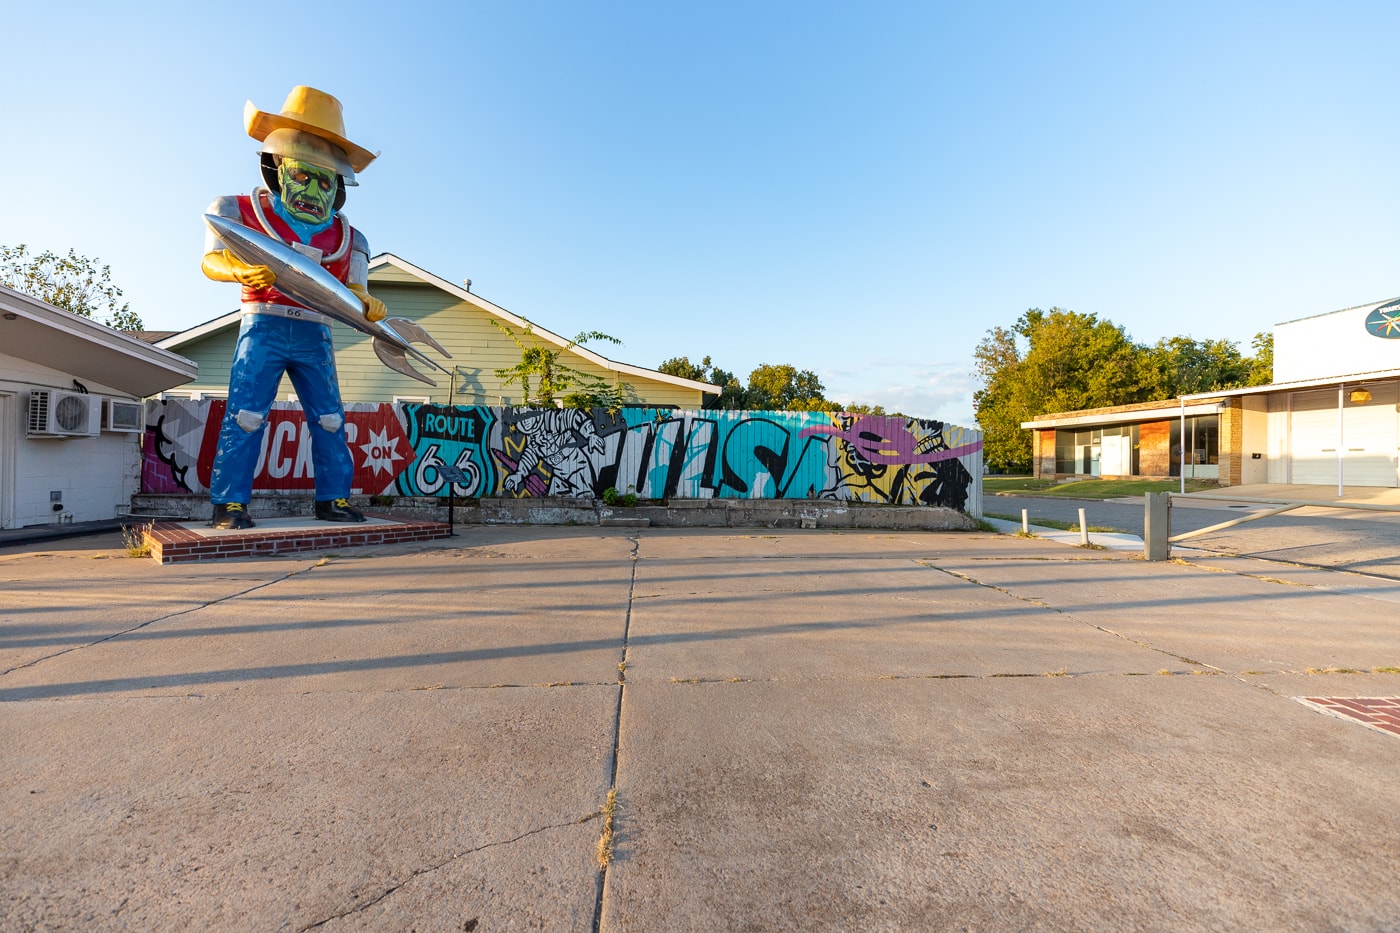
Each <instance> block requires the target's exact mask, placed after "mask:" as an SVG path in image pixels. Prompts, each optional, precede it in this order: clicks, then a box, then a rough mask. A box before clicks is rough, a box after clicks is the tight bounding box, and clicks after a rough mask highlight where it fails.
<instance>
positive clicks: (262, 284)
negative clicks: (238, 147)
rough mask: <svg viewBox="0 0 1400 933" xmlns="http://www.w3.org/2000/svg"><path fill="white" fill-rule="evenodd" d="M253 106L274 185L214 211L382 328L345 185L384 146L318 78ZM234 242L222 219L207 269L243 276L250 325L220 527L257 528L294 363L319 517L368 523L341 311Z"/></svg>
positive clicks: (224, 443)
mask: <svg viewBox="0 0 1400 933" xmlns="http://www.w3.org/2000/svg"><path fill="white" fill-rule="evenodd" d="M243 116H244V120H245V122H246V124H247V129H248V135H249V136H251V137H252V138H253V139H256V140H258V141H259V142H261V143H262V152H261V161H262V177H263V180H264V181H265V182H266V184H267V187H266V188H261V187H259V188H255V189H254V190H253V193H252V194H251V195H237V196H229V197H221V198H218V199H217V200H215V201H214V203H213V204H212V205H211V206H210V208H209V211H208V213H209V214H213V215H217V216H218V217H220V218H225V219H227V220H228V221H231V222H233V223H235V224H239V225H241V226H243V227H247V228H251V229H252V230H253V231H257V232H259V233H261V234H265V235H266V236H267V237H270V238H271V239H272V240H275V241H277V243H280V244H284V245H286V246H290V247H291V248H292V249H294V250H296V252H297V253H300V254H301V255H302V256H305V257H307V258H309V259H310V260H311V261H312V262H314V263H315V264H317V265H319V266H320V267H321V268H322V269H324V270H326V271H327V272H329V273H330V274H331V275H333V276H334V277H335V279H336V280H337V281H338V282H339V283H343V284H344V285H345V286H347V287H348V288H349V289H350V291H351V292H353V293H354V294H355V296H357V297H358V298H359V303H360V307H359V308H358V309H357V310H358V311H359V312H360V314H362V315H363V318H364V320H363V322H358V323H362V324H366V325H373V326H377V325H376V324H375V322H379V321H381V320H382V319H383V318H384V315H385V307H384V302H382V301H380V300H379V299H377V298H375V297H373V296H372V295H370V293H369V291H368V289H367V287H366V286H367V284H368V281H369V245H368V244H367V243H366V241H365V238H364V236H363V235H362V234H361V233H360V232H359V231H358V230H356V229H354V228H353V227H351V226H350V223H349V222H348V221H347V220H346V219H345V215H344V214H342V213H340V208H341V207H342V206H343V205H344V204H345V189H346V187H347V186H349V185H354V184H356V183H357V182H356V181H355V175H356V173H357V172H362V171H364V169H365V167H366V166H368V165H369V164H370V163H371V162H373V161H374V159H375V157H376V156H377V155H378V153H373V152H370V151H369V150H368V149H364V148H362V147H360V146H357V145H355V144H354V143H352V142H350V140H349V139H347V138H346V136H345V120H344V117H343V116H342V114H341V108H340V101H338V100H336V99H335V98H334V97H332V96H331V95H329V94H327V93H325V92H324V91H318V90H316V89H315V88H311V87H297V88H293V89H292V93H291V94H290V95H288V97H287V102H286V104H284V105H283V107H282V112H281V113H275V114H274V113H265V112H263V111H261V110H258V109H257V108H256V107H255V106H253V103H252V101H249V102H248V105H247V107H246V108H245V109H244V112H243ZM240 239H243V238H242V237H240ZM259 239H260V238H259ZM230 246H236V244H233V243H225V242H224V239H223V238H221V237H220V236H219V235H218V233H217V232H216V231H215V230H214V229H213V228H212V227H211V230H210V233H209V235H208V238H207V239H206V241H205V248H204V266H203V267H204V274H205V275H206V276H208V277H209V278H211V279H214V280H215V281H219V282H237V283H238V284H239V285H241V286H243V299H242V300H243V324H242V327H241V328H240V329H239V332H238V344H237V349H236V350H235V351H234V356H233V371H232V373H231V374H230V375H229V387H228V408H227V410H226V412H225V414H224V420H223V423H222V425H220V430H219V446H218V450H217V452H216V454H215V457H214V472H213V477H212V479H211V480H210V483H209V497H210V499H211V501H212V502H213V504H214V520H213V522H212V525H213V527H215V528H251V527H252V526H253V520H252V518H251V517H250V516H249V515H248V505H249V500H250V499H251V498H252V492H253V471H254V469H255V468H256V466H257V461H258V453H259V450H260V449H261V447H262V439H263V433H264V432H265V431H266V429H267V414H268V411H269V410H270V409H271V407H272V402H273V400H274V399H275V397H276V394H277V386H278V384H279V383H280V382H281V380H282V374H283V373H284V372H285V373H286V374H287V377H288V378H289V379H290V380H291V382H292V387H293V388H294V389H295V390H296V394H297V399H298V400H299V401H300V402H301V405H302V408H303V410H304V411H305V412H306V420H307V424H308V426H309V428H310V432H311V456H312V466H313V469H314V471H315V474H316V477H315V479H316V517H317V518H318V519H321V520H322V521H328V522H362V521H364V520H365V517H364V515H362V514H361V513H360V512H359V511H358V510H357V509H355V508H354V507H352V506H351V505H350V503H349V501H348V499H349V496H350V489H351V483H352V481H353V476H354V469H355V468H354V460H353V458H352V456H351V454H350V449H349V447H348V445H347V443H346V437H345V408H344V406H343V405H342V404H341V401H340V386H339V384H338V382H337V380H336V372H335V348H334V346H333V345H332V342H331V331H330V326H329V324H330V320H331V318H330V317H329V316H327V315H326V314H323V313H321V312H318V311H316V310H314V309H312V308H310V307H308V306H307V305H306V304H304V303H302V302H301V301H299V300H297V299H296V298H294V297H292V296H291V295H289V294H287V293H286V292H284V291H280V290H279V289H278V272H277V271H276V270H275V269H274V267H273V265H270V264H259V263H254V262H247V261H244V259H240V258H238V256H236V255H235V254H234V252H233V250H231V249H230V248H229V247H230ZM246 255H247V253H246V251H245V256H246ZM278 268H283V269H285V268H286V266H285V265H279V266H278ZM315 271H317V272H319V270H315ZM283 274H284V275H285V274H287V273H286V272H283ZM334 284H335V283H331V285H332V286H334ZM362 329H366V328H362ZM367 332H373V331H369V330H367ZM420 378H421V377H420ZM424 381H426V380H424Z"/></svg>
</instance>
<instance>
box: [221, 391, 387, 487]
mask: <svg viewBox="0 0 1400 933" xmlns="http://www.w3.org/2000/svg"><path fill="white" fill-rule="evenodd" d="M225 407H226V402H225V401H224V400H223V399H216V400H215V401H214V402H212V403H211V404H210V406H209V415H208V418H207V419H206V420H205V422H204V437H203V440H202V441H201V442H200V445H199V457H198V460H197V465H196V475H197V476H198V477H199V483H200V485H201V486H203V487H204V488H205V489H208V488H209V480H210V477H211V475H212V474H213V472H214V451H215V450H216V449H217V447H218V444H219V426H220V425H221V424H222V423H223V420H224V409H225ZM310 432H311V428H310V426H309V425H308V424H307V422H306V415H305V413H304V412H303V411H302V410H301V407H300V406H295V407H286V408H284V407H281V406H274V407H273V409H272V411H270V412H268V414H267V429H266V430H265V431H264V432H263V444H262V451H261V452H260V453H259V455H258V466H257V469H256V471H255V472H254V474H253V489H254V491H257V492H302V491H310V490H314V489H315V488H316V474H315V471H314V469H313V466H312V462H311V434H310ZM345 436H346V441H347V443H348V444H349V445H350V453H351V455H352V456H353V457H354V461H355V479H354V489H355V491H356V492H359V493H367V494H375V493H379V492H383V491H384V490H385V489H387V488H388V487H390V486H391V485H392V484H393V482H394V480H395V479H396V478H397V477H398V475H399V473H400V472H402V471H403V470H404V468H406V467H407V466H408V465H409V464H411V463H412V462H413V459H414V454H413V451H412V450H411V449H410V448H409V444H408V435H407V434H405V433H404V430H403V425H402V424H400V423H399V419H398V417H397V416H396V415H395V414H394V406H393V405H376V406H372V407H370V406H359V405H356V406H347V408H346V411H345Z"/></svg>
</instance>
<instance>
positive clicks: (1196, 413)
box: [1021, 299, 1400, 489]
mask: <svg viewBox="0 0 1400 933" xmlns="http://www.w3.org/2000/svg"><path fill="white" fill-rule="evenodd" d="M1274 379H1275V380H1276V381H1275V382H1274V383H1272V384H1270V385H1264V386H1250V387H1248V388H1243V389H1229V390H1224V391H1218V392H1208V393H1201V394H1198V395H1187V396H1182V397H1180V398H1177V399H1164V400H1162V401H1160V402H1149V403H1147V404H1142V405H1121V406H1117V407H1114V408H1097V409H1086V410H1083V411H1073V412H1058V413H1054V414H1045V415H1041V416H1040V417H1038V418H1036V419H1035V420H1033V421H1027V422H1025V423H1024V424H1022V425H1021V426H1022V427H1023V428H1028V429H1030V430H1032V431H1033V432H1035V436H1034V444H1033V448H1032V450H1033V461H1034V470H1035V475H1036V476H1037V477H1071V476H1081V477H1089V476H1092V477H1128V476H1134V477H1137V476H1141V477H1154V478H1155V477H1168V476H1171V477H1178V476H1182V475H1183V473H1184V474H1185V476H1186V477H1188V478H1192V477H1194V478H1198V479H1215V480H1218V481H1219V483H1220V485H1222V486H1238V485H1247V484H1255V483H1279V484H1290V485H1326V486H1336V487H1337V488H1338V489H1341V488H1343V487H1345V486H1377V487H1397V486H1400V299H1393V300H1390V301H1381V302H1372V303H1370V304H1365V305H1358V306H1356V307H1354V308H1345V309H1343V310H1341V311H1332V312H1329V313H1327V314H1319V315H1314V316H1311V317H1306V318H1301V319H1298V320H1295V321H1288V322H1285V323H1282V324H1279V325H1277V326H1276V327H1275V328H1274Z"/></svg>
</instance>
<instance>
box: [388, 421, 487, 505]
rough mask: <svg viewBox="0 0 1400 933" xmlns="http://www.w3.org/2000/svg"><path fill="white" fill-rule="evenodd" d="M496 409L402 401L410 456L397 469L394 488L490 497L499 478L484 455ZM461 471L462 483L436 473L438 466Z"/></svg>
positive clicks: (415, 492)
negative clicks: (410, 462) (401, 468)
mask: <svg viewBox="0 0 1400 933" xmlns="http://www.w3.org/2000/svg"><path fill="white" fill-rule="evenodd" d="M498 413H499V409H495V408H487V407H483V406H470V407H468V406H462V405H457V406H451V407H449V406H447V405H424V404H422V403H417V402H415V403H410V404H406V405H404V406H403V408H402V418H403V420H404V422H405V424H404V427H405V429H406V430H407V432H408V442H409V446H410V447H411V448H412V449H413V451H414V453H415V455H416V456H415V457H414V459H413V465H412V467H411V468H409V469H407V470H405V471H404V472H402V473H400V474H399V476H398V478H397V480H396V481H395V486H396V487H397V489H398V492H399V493H400V494H401V495H405V496H448V495H457V496H489V495H494V494H495V489H496V486H497V484H498V482H499V478H498V476H497V472H496V469H495V466H494V464H493V462H492V459H491V457H490V456H488V451H489V446H488V440H489V438H490V436H491V430H492V428H493V426H494V425H495V423H496V418H497V414H498ZM444 463H446V464H451V465H452V466H455V467H457V468H458V469H460V470H461V471H462V474H463V475H464V476H465V477H466V478H467V481H466V482H465V483H455V484H452V485H453V486H455V488H449V484H448V483H447V481H446V480H445V479H444V478H443V477H442V475H441V473H439V471H438V469H437V468H438V466H439V465H441V464H444Z"/></svg>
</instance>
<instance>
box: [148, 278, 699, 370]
mask: <svg viewBox="0 0 1400 933" xmlns="http://www.w3.org/2000/svg"><path fill="white" fill-rule="evenodd" d="M395 269H396V270H398V271H400V272H403V273H406V274H408V275H410V276H412V277H413V278H415V279H418V280H419V281H421V282H423V283H425V284H427V285H432V286H434V287H435V288H439V289H441V290H442V291H445V292H447V293H448V294H450V295H452V296H453V297H454V298H457V299H458V300H459V301H462V302H465V303H466V304H469V305H472V306H473V307H475V308H478V309H480V310H481V311H484V312H486V314H488V315H490V316H491V317H493V318H495V319H497V320H499V321H501V323H503V324H506V325H507V326H510V327H513V328H520V329H524V328H526V327H529V328H530V333H531V334H532V335H533V336H535V337H537V338H539V339H540V340H541V341H543V342H545V343H552V344H554V345H556V346H558V347H566V346H568V345H569V343H570V342H571V341H570V340H569V339H568V338H566V337H561V336H559V335H558V334H556V333H553V332H551V331H548V330H545V329H544V328H543V327H540V326H539V325H538V324H535V323H533V322H532V321H529V320H527V319H526V318H522V317H519V316H518V315H515V314H512V313H511V312H509V311H507V310H506V309H504V308H502V307H500V306H498V305H495V304H492V303H491V302H489V301H487V300H486V299H485V298H482V297H481V296H480V295H476V294H473V293H472V292H470V291H468V290H467V289H465V288H463V287H461V286H460V285H454V284H453V283H451V282H449V281H447V280H446V279H443V278H439V277H438V276H436V275H433V274H432V273H431V272H427V271H425V270H423V269H420V268H419V267H418V266H415V265H413V264H412V263H410V262H407V261H405V260H403V259H400V258H399V257H398V256H395V255H394V254H393V253H380V254H379V255H377V256H375V257H374V258H373V259H371V260H370V263H369V274H370V280H371V281H373V280H374V276H375V273H376V272H381V273H383V272H388V271H390V270H395ZM241 315H242V312H241V311H230V312H229V313H228V314H225V315H222V316H220V317H216V318H214V319H213V320H209V321H205V322H204V323H203V324H199V325H197V326H195V327H192V328H190V329H189V330H184V331H179V332H177V333H175V334H173V335H172V336H169V337H166V338H164V339H162V340H159V341H158V342H157V343H156V346H158V347H161V348H164V349H167V350H173V349H176V348H178V347H181V346H184V345H186V344H189V343H192V342H193V341H195V340H199V339H201V338H203V337H207V336H209V335H210V334H214V333H218V332H219V331H221V330H224V329H226V328H229V327H236V326H238V324H239V320H240V317H241ZM569 352H570V353H576V354H578V355H579V356H581V357H583V358H584V359H586V360H589V361H591V362H593V363H595V364H596V365H598V366H600V367H602V368H603V369H606V370H610V371H613V372H617V373H620V374H623V375H630V376H638V377H641V378H644V379H651V380H654V381H658V382H668V383H671V384H673V385H676V386H680V387H682V388H686V389H691V390H694V391H698V392H703V393H705V394H707V395H718V394H719V393H720V391H721V388H720V387H719V386H716V385H711V384H710V383H708V382H697V381H696V380H694V379H683V378H681V377H680V376H672V375H670V374H668V373H663V372H660V371H659V370H655V369H647V368H645V367H642V366H633V365H631V364H629V363H619V362H617V361H616V360H610V359H608V358H607V357H605V356H603V355H601V354H599V353H596V352H594V351H593V350H590V349H588V348H587V347H582V346H579V345H577V344H575V345H574V346H572V347H570V349H569Z"/></svg>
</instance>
